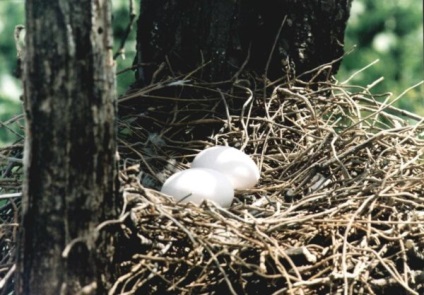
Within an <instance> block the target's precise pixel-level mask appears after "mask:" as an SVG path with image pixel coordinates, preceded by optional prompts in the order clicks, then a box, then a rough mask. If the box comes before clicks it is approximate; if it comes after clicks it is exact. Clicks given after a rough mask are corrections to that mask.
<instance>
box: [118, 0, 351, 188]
mask: <svg viewBox="0 0 424 295" xmlns="http://www.w3.org/2000/svg"><path fill="white" fill-rule="evenodd" d="M350 4H351V0H325V1H324V0H321V1H319V0H309V1H298V0H264V1H259V0H236V1H234V0H214V1H210V0H178V1H175V0H141V6H140V18H139V22H138V31H137V57H136V60H135V63H136V64H137V72H136V79H137V83H135V85H134V90H133V91H132V92H130V93H129V95H128V96H127V97H125V98H123V99H122V102H123V103H122V104H121V105H120V106H121V107H120V112H121V114H122V115H123V116H126V115H129V116H131V115H132V116H134V117H135V119H134V120H133V124H134V125H138V126H142V130H143V132H142V134H141V135H140V136H139V138H138V140H137V142H134V144H137V146H138V147H139V146H140V144H141V145H143V148H140V149H138V151H140V152H141V153H142V154H143V161H141V166H142V167H143V171H144V172H145V173H144V174H143V177H142V183H143V185H145V186H148V187H153V188H160V186H161V184H162V182H163V181H164V180H165V179H166V178H167V177H168V176H169V174H171V173H173V172H175V170H176V169H177V168H175V165H172V159H170V158H171V156H169V155H171V154H173V155H175V154H176V151H175V149H174V150H169V151H167V150H166V146H164V143H166V142H169V143H170V145H175V142H179V143H185V142H188V141H190V140H193V139H195V140H196V139H200V140H204V139H205V138H207V137H209V136H210V135H211V134H214V133H215V132H217V131H218V130H220V129H221V128H222V126H223V125H224V123H223V122H224V121H225V119H226V118H227V111H228V110H229V113H230V114H231V115H240V114H241V112H242V106H243V104H244V103H245V102H246V100H247V99H248V97H249V95H248V94H247V95H246V91H245V90H243V89H241V87H239V85H241V84H239V83H240V82H242V83H243V85H244V84H245V82H246V81H247V83H248V84H249V87H250V88H251V89H252V90H253V91H256V90H257V89H258V88H261V86H263V85H264V84H265V85H266V83H267V80H266V79H264V77H265V78H267V79H269V80H272V81H275V80H280V79H281V80H280V81H279V82H281V84H283V83H284V82H288V81H289V82H290V83H293V78H299V75H301V74H302V76H300V79H302V80H304V81H310V80H311V78H314V82H319V81H324V80H328V78H329V77H330V76H331V74H334V73H336V72H337V69H338V67H339V63H340V59H341V57H342V55H343V53H344V50H343V40H344V31H345V27H346V22H347V19H348V16H349V9H350ZM337 59H339V60H338V61H335V60H337ZM327 63H331V66H327V67H325V69H324V70H321V71H320V72H319V74H317V72H314V73H309V74H304V73H305V72H307V71H309V70H312V69H315V68H316V67H319V66H322V65H324V64H327ZM195 69H197V70H196V71H194V70H195ZM187 73H190V75H189V78H187V79H186V80H191V82H190V81H189V82H187V83H189V84H190V83H191V85H187V84H186V85H182V84H179V86H175V84H174V85H171V86H170V85H168V84H167V83H166V82H163V81H165V80H167V79H168V78H171V80H172V78H175V79H177V80H183V79H184V75H186V74H187ZM255 78H259V79H255ZM171 80H169V81H171ZM154 82H161V83H158V84H155V85H156V86H157V87H156V86H155V87H156V88H155V87H151V88H148V90H146V91H139V92H137V88H142V87H143V86H146V85H149V84H151V83H154ZM210 82H224V83H215V84H211V83H210ZM177 84H178V83H177ZM217 85H218V86H217ZM258 85H259V87H258ZM214 87H215V89H212V88H214ZM314 87H316V84H315V85H314ZM218 88H219V89H218ZM155 89H156V90H155ZM206 89H208V90H211V91H209V92H208V90H206ZM261 89H262V88H261ZM266 91H269V93H267V94H266V95H268V94H270V93H271V92H272V91H273V89H271V87H269V88H267V89H266ZM218 93H220V94H218ZM262 93H263V92H262ZM262 93H261V95H262ZM227 94H228V95H227ZM256 94H257V93H255V96H256ZM224 96H226V98H225V102H224V99H223V98H224ZM166 97H169V98H170V99H166ZM177 98H184V99H185V100H178V99H177ZM187 98H188V99H187ZM199 99H202V100H201V101H200V100H199ZM199 122H201V123H199ZM143 138H144V140H143ZM158 138H159V139H160V140H157V139H158ZM130 152H131V151H130Z"/></svg>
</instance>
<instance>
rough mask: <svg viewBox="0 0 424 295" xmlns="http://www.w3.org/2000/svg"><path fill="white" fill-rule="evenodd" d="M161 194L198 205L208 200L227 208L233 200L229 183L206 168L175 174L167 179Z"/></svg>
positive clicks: (225, 178)
mask: <svg viewBox="0 0 424 295" xmlns="http://www.w3.org/2000/svg"><path fill="white" fill-rule="evenodd" d="M161 192H162V193H164V194H167V195H170V196H173V197H174V198H175V199H176V200H177V201H181V202H184V203H186V202H192V203H194V204H198V205H199V204H200V203H202V202H203V200H210V201H213V202H215V203H216V204H218V205H220V206H221V207H223V208H228V207H230V206H231V203H232V202H233V199H234V189H233V186H232V184H231V182H230V181H229V180H228V178H227V177H225V176H224V175H223V174H222V173H220V172H218V171H216V170H212V169H206V168H193V169H187V170H184V171H180V172H177V173H175V174H173V175H172V176H171V177H169V178H168V179H167V180H166V181H165V183H164V184H163V186H162V189H161Z"/></svg>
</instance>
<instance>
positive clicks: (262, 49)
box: [137, 0, 351, 84]
mask: <svg viewBox="0 0 424 295" xmlns="http://www.w3.org/2000/svg"><path fill="white" fill-rule="evenodd" d="M350 4H351V0H341V1H336V0H325V1H324V0H310V1H293V0H267V1H257V0H238V1H229V0H216V1H207V0H181V1H173V0H142V1H141V12H140V20H139V23H138V45H137V50H138V56H137V63H138V64H145V66H142V67H139V68H138V73H137V78H138V80H140V81H142V82H143V83H144V84H149V83H150V82H151V81H152V77H153V73H154V72H155V71H156V70H157V68H158V66H159V65H160V64H161V63H163V62H166V64H167V69H168V71H163V73H162V74H163V75H167V74H170V73H173V74H178V73H187V72H189V71H192V70H193V69H194V68H196V67H198V66H201V65H202V64H205V63H207V62H210V61H211V63H210V64H209V65H208V66H206V67H205V68H204V70H203V71H202V76H201V78H202V79H204V80H207V81H224V80H226V79H231V78H234V75H235V74H236V73H237V72H238V71H239V70H240V69H241V68H242V67H243V66H245V69H246V70H251V71H254V72H256V73H258V74H259V75H266V77H267V78H269V79H270V80H275V79H277V78H280V77H283V76H285V75H287V74H289V75H290V76H293V75H299V74H302V73H304V72H306V71H309V70H311V69H313V68H315V67H317V66H320V65H323V64H326V63H330V62H332V61H334V60H335V59H338V58H341V57H342V55H343V42H344V31H345V27H346V22H347V19H348V17H349V9H350ZM245 62H246V64H244V63H245ZM339 63H340V62H335V63H334V64H333V67H332V68H329V69H327V71H325V72H324V73H323V74H322V75H321V76H320V78H319V80H324V79H327V78H328V75H330V74H334V73H336V72H337V69H338V66H339ZM146 64H147V65H146ZM159 77H160V76H159ZM308 78H310V76H309V77H308V76H305V77H304V79H308Z"/></svg>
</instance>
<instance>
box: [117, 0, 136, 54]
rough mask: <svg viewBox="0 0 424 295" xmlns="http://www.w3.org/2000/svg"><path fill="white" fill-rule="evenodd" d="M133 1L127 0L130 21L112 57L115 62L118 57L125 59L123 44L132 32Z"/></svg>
mask: <svg viewBox="0 0 424 295" xmlns="http://www.w3.org/2000/svg"><path fill="white" fill-rule="evenodd" d="M134 6H135V5H134V0H129V17H130V21H129V22H128V26H127V29H126V30H125V34H124V36H123V38H122V40H121V45H120V46H119V49H118V51H117V52H116V53H115V55H114V56H113V59H114V60H116V59H117V58H118V57H119V56H120V55H122V56H123V58H125V54H124V52H125V49H124V48H125V43H126V42H127V39H128V36H129V35H130V33H131V31H132V26H133V24H134V21H135V17H136V14H135V9H134Z"/></svg>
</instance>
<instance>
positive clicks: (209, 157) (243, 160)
mask: <svg viewBox="0 0 424 295" xmlns="http://www.w3.org/2000/svg"><path fill="white" fill-rule="evenodd" d="M191 167H192V168H209V169H213V170H216V171H219V172H221V173H222V174H224V175H225V176H227V177H228V179H229V180H230V181H231V183H232V184H233V187H234V188H235V189H248V188H252V187H254V186H255V184H256V183H257V182H258V181H259V169H258V166H256V164H255V162H254V161H253V160H252V159H251V158H250V157H249V156H248V155H246V154H245V153H243V152H242V151H240V150H238V149H235V148H233V147H228V146H214V147H211V148H207V149H205V150H203V151H201V152H200V153H199V154H198V155H197V156H196V157H195V158H194V160H193V163H191Z"/></svg>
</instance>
